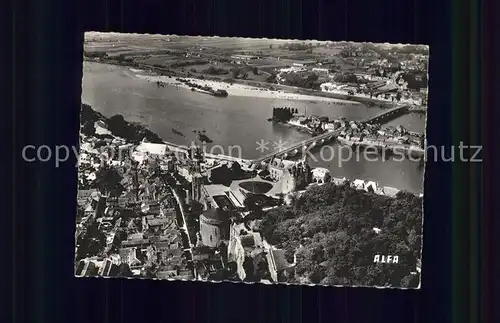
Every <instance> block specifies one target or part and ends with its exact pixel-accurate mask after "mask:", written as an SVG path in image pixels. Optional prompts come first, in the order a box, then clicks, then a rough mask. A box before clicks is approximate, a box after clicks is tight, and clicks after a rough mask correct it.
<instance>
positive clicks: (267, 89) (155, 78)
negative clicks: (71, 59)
mask: <svg viewBox="0 0 500 323" xmlns="http://www.w3.org/2000/svg"><path fill="white" fill-rule="evenodd" d="M85 60H86V61H88V62H95V63H101V64H110V65H117V66H122V67H126V68H128V69H129V71H130V72H131V73H132V74H133V75H135V76H136V77H138V78H142V79H145V80H147V81H150V82H163V83H165V85H169V86H176V87H178V88H182V89H188V90H191V87H189V86H187V85H185V84H183V83H182V82H180V81H177V80H176V79H177V78H182V79H183V80H186V81H189V82H193V83H196V84H199V85H200V86H209V87H211V88H213V89H214V90H217V89H220V90H226V91H227V93H228V94H229V95H231V96H242V97H255V98H270V99H281V100H299V101H310V102H329V103H336V104H340V105H358V104H359V102H357V101H353V100H349V98H344V99H342V98H336V97H329V96H328V95H322V93H321V92H318V91H310V92H307V93H305V92H304V93H303V92H302V91H305V90H302V89H298V88H293V87H288V86H283V85H279V84H271V83H266V84H265V86H262V84H258V83H257V82H255V81H246V80H240V79H235V80H232V82H231V83H228V82H224V81H222V80H214V79H200V78H195V77H187V76H186V75H187V73H184V74H183V73H180V72H174V71H172V70H167V69H164V68H159V67H155V66H149V65H147V66H146V65H144V66H141V65H139V64H136V63H128V64H123V63H119V62H117V61H114V60H110V59H88V58H85ZM245 83H252V84H254V85H249V84H245Z"/></svg>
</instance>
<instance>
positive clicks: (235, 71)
mask: <svg viewBox="0 0 500 323" xmlns="http://www.w3.org/2000/svg"><path fill="white" fill-rule="evenodd" d="M239 75H240V69H239V68H237V67H233V68H232V69H231V78H233V79H237V78H238V76H239Z"/></svg>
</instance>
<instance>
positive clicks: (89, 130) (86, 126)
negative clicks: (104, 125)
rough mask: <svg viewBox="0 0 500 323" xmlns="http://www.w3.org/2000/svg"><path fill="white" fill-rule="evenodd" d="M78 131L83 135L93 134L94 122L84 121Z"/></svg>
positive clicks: (90, 135)
mask: <svg viewBox="0 0 500 323" xmlns="http://www.w3.org/2000/svg"><path fill="white" fill-rule="evenodd" d="M80 131H81V133H82V134H84V135H85V136H89V137H92V136H94V135H95V124H94V122H91V121H88V122H84V123H83V124H82V127H81V129H80Z"/></svg>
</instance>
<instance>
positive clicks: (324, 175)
mask: <svg viewBox="0 0 500 323" xmlns="http://www.w3.org/2000/svg"><path fill="white" fill-rule="evenodd" d="M312 179H313V182H316V183H318V184H324V183H327V182H329V181H330V179H331V177H330V171H329V170H328V169H326V168H323V167H317V168H314V169H313V170H312Z"/></svg>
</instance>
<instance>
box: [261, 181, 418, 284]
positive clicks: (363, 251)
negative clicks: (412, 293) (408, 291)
mask: <svg viewBox="0 0 500 323" xmlns="http://www.w3.org/2000/svg"><path fill="white" fill-rule="evenodd" d="M260 228H261V232H262V234H263V236H264V238H265V239H266V240H267V241H268V242H269V243H271V244H273V245H276V246H277V247H280V248H283V249H285V251H286V255H287V258H288V259H289V261H293V255H294V252H295V251H296V257H297V266H296V278H295V279H300V280H301V282H309V283H314V284H325V285H357V286H392V287H413V288H414V287H417V286H418V284H419V277H418V274H415V272H416V267H417V263H419V261H420V250H421V243H422V242H421V233H422V199H421V198H419V197H417V196H415V195H413V194H409V193H404V192H402V193H399V194H398V196H397V197H396V198H390V197H386V196H380V195H376V194H372V193H368V192H365V191H360V190H356V189H354V188H351V187H350V186H348V185H343V186H336V185H335V184H333V183H329V184H325V185H323V186H317V187H313V188H311V189H309V190H308V191H306V192H305V193H304V194H303V195H302V196H301V197H300V198H298V199H296V200H295V201H294V203H293V205H292V206H291V207H286V206H282V207H279V208H276V209H273V210H271V211H269V212H267V213H266V214H265V216H264V219H263V221H262V223H261V225H260ZM374 228H377V229H380V231H379V232H378V233H377V232H375V231H378V230H374ZM375 255H393V256H398V258H399V261H398V263H374V256H375ZM412 272H413V274H411V273H412ZM290 282H297V281H290Z"/></svg>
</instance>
